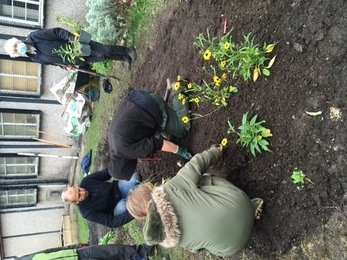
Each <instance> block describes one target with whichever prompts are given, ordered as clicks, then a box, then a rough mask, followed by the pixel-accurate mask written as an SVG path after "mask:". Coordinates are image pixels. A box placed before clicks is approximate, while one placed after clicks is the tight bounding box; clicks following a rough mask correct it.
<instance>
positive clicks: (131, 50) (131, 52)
mask: <svg viewBox="0 0 347 260" xmlns="http://www.w3.org/2000/svg"><path fill="white" fill-rule="evenodd" d="M127 54H128V55H129V56H130V58H131V59H132V60H136V58H137V54H136V50H135V48H134V47H130V48H128V50H127Z"/></svg>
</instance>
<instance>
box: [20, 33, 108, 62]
mask: <svg viewBox="0 0 347 260" xmlns="http://www.w3.org/2000/svg"><path fill="white" fill-rule="evenodd" d="M74 38H75V36H74V35H73V34H72V33H71V32H69V31H67V30H65V29H62V28H52V29H42V30H36V31H33V32H31V33H30V34H29V35H28V38H27V39H26V40H25V41H24V42H25V43H28V44H30V45H32V46H34V47H35V49H36V51H35V52H36V53H26V55H27V56H28V57H29V58H30V59H31V60H32V61H34V62H37V63H41V64H46V65H56V64H57V63H59V64H71V63H69V62H68V59H67V58H66V59H65V60H63V58H62V57H60V56H59V55H58V54H56V53H53V51H54V50H58V49H59V48H60V47H61V46H62V47H63V48H64V49H65V48H66V46H67V45H68V44H69V42H70V41H72V40H74ZM89 45H90V47H91V54H90V55H89V56H87V57H83V58H84V59H85V61H81V60H80V59H79V58H76V60H75V64H76V65H82V64H84V63H85V62H86V63H91V62H100V61H105V60H107V59H109V56H110V55H111V54H112V47H111V46H109V45H104V44H101V43H99V42H95V41H90V43H89Z"/></svg>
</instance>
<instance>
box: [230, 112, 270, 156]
mask: <svg viewBox="0 0 347 260" xmlns="http://www.w3.org/2000/svg"><path fill="white" fill-rule="evenodd" d="M257 118H258V115H255V116H254V117H252V119H251V120H248V112H247V113H245V114H243V117H242V125H241V126H239V127H238V130H239V131H236V130H235V127H234V126H233V125H232V124H231V122H230V121H229V120H228V131H227V133H228V134H232V133H236V134H237V135H238V136H239V139H238V140H237V142H236V143H241V144H242V146H243V147H248V146H249V147H250V150H251V153H252V154H253V156H255V155H256V154H255V153H256V152H258V153H262V150H264V151H267V152H271V150H270V149H269V148H268V145H269V142H268V141H267V140H265V138H268V137H271V136H272V134H271V131H270V129H268V128H265V127H264V126H262V124H263V123H265V121H264V120H262V121H259V122H257Z"/></svg>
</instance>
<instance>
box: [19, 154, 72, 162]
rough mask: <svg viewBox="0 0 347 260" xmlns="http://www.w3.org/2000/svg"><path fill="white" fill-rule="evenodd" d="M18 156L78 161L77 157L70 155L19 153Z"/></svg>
mask: <svg viewBox="0 0 347 260" xmlns="http://www.w3.org/2000/svg"><path fill="white" fill-rule="evenodd" d="M17 154H18V155H26V156H40V157H51V158H62V159H74V160H78V157H77V156H70V155H66V156H65V155H54V154H42V153H17Z"/></svg>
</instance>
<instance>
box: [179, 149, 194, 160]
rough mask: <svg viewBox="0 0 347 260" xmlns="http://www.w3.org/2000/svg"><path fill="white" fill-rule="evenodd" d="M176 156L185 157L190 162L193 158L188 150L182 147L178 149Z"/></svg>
mask: <svg viewBox="0 0 347 260" xmlns="http://www.w3.org/2000/svg"><path fill="white" fill-rule="evenodd" d="M175 154H177V155H179V156H181V157H183V158H184V159H186V160H190V159H192V157H193V156H192V155H191V154H190V152H188V150H187V149H184V148H182V147H178V149H177V152H175Z"/></svg>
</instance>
